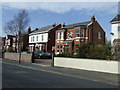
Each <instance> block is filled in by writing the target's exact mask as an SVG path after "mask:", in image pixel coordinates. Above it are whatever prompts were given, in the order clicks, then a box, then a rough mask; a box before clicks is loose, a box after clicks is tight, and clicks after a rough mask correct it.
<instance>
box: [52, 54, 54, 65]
mask: <svg viewBox="0 0 120 90" xmlns="http://www.w3.org/2000/svg"><path fill="white" fill-rule="evenodd" d="M51 66H53V67H54V53H52V63H51Z"/></svg>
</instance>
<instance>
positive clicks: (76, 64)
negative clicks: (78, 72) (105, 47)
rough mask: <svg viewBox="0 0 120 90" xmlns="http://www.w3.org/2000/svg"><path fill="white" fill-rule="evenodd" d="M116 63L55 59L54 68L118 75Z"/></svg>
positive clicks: (117, 63)
mask: <svg viewBox="0 0 120 90" xmlns="http://www.w3.org/2000/svg"><path fill="white" fill-rule="evenodd" d="M119 65H120V62H118V61H107V60H95V59H75V58H63V57H55V58H54V66H58V67H67V68H75V69H82V70H89V71H98V72H105V73H113V74H120V70H118V66H119Z"/></svg>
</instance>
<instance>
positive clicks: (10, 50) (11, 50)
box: [6, 47, 14, 52]
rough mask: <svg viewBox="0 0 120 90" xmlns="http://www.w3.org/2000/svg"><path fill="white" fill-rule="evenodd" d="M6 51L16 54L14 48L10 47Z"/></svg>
mask: <svg viewBox="0 0 120 90" xmlns="http://www.w3.org/2000/svg"><path fill="white" fill-rule="evenodd" d="M6 51H7V52H14V50H13V48H12V47H9V48H8V49H7V50H6Z"/></svg>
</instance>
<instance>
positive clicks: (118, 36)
mask: <svg viewBox="0 0 120 90" xmlns="http://www.w3.org/2000/svg"><path fill="white" fill-rule="evenodd" d="M110 23H111V45H112V46H113V45H116V44H120V14H119V15H117V16H116V17H115V18H114V19H112V20H111V21H110Z"/></svg>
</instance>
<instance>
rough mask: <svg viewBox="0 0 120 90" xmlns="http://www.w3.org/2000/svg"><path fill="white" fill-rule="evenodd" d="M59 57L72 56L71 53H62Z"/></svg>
mask: <svg viewBox="0 0 120 90" xmlns="http://www.w3.org/2000/svg"><path fill="white" fill-rule="evenodd" d="M57 57H72V56H71V55H70V54H69V53H60V54H58V55H57Z"/></svg>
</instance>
